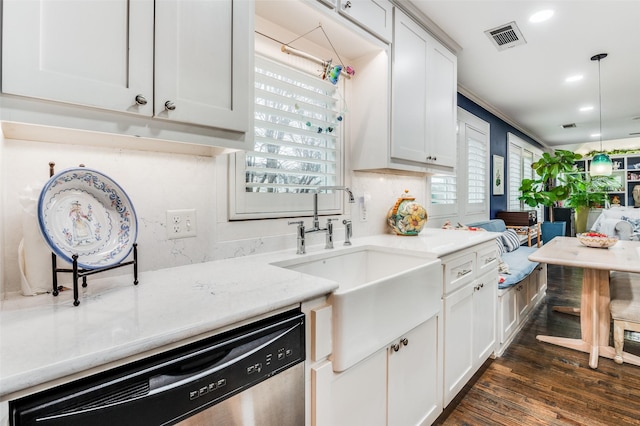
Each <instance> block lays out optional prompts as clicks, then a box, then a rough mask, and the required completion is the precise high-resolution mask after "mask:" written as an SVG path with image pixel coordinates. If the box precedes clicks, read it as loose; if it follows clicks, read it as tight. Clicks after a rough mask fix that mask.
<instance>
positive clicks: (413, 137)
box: [391, 8, 429, 163]
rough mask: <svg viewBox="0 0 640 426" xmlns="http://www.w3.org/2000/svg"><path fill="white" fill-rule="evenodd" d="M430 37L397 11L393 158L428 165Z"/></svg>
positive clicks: (393, 74)
mask: <svg viewBox="0 0 640 426" xmlns="http://www.w3.org/2000/svg"><path fill="white" fill-rule="evenodd" d="M428 44H429V35H428V34H427V32H426V31H425V30H423V29H422V28H421V27H420V26H418V24H416V23H415V22H414V21H413V20H412V19H411V18H409V17H408V16H407V15H405V14H404V13H402V12H400V11H399V10H398V9H397V8H396V9H395V11H394V27H393V45H392V49H393V56H392V61H393V62H392V83H391V84H392V86H391V94H392V106H391V111H392V124H391V126H392V137H391V157H392V158H396V159H400V160H408V161H413V162H418V163H424V162H425V161H426V158H427V156H428V155H429V154H428V153H427V151H426V146H425V143H426V140H427V122H426V117H427V105H426V99H427V96H428V93H427V79H428V77H429V76H428V74H427V72H428V66H427V50H428V48H429V46H428Z"/></svg>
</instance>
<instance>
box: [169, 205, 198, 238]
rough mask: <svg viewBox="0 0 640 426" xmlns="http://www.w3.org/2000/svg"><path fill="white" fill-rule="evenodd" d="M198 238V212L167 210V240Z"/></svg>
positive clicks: (191, 210)
mask: <svg viewBox="0 0 640 426" xmlns="http://www.w3.org/2000/svg"><path fill="white" fill-rule="evenodd" d="M195 236H196V210H195V209H183V210H167V238H168V239H169V240H174V239H176V238H187V237H195Z"/></svg>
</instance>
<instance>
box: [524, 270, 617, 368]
mask: <svg viewBox="0 0 640 426" xmlns="http://www.w3.org/2000/svg"><path fill="white" fill-rule="evenodd" d="M610 316H611V315H610V313H609V271H603V270H598V269H588V268H585V270H584V273H583V276H582V293H581V300H580V332H581V338H580V339H569V338H563V337H554V336H537V337H536V338H537V339H538V340H540V341H542V342H547V343H551V344H554V345H558V346H563V347H566V348H569V349H575V350H579V351H581V352H586V353H589V366H590V367H591V368H597V367H598V357H599V356H600V355H602V356H606V357H607V358H609V357H610V356H609V355H610V353H611V351H609V350H608V349H607V348H609V327H610Z"/></svg>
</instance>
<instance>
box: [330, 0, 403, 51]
mask: <svg viewBox="0 0 640 426" xmlns="http://www.w3.org/2000/svg"><path fill="white" fill-rule="evenodd" d="M339 11H340V13H341V14H342V15H345V16H347V17H348V18H349V19H351V20H352V21H354V22H357V23H358V24H360V25H362V26H363V27H364V28H365V29H367V30H369V31H370V32H372V33H374V34H377V35H378V36H380V37H381V38H382V39H383V40H385V41H391V36H392V25H393V5H392V4H391V3H390V2H388V1H387V0H340V8H339Z"/></svg>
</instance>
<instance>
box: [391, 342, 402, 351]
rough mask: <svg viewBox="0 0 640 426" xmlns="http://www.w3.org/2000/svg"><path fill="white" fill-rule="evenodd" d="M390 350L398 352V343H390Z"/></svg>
mask: <svg viewBox="0 0 640 426" xmlns="http://www.w3.org/2000/svg"><path fill="white" fill-rule="evenodd" d="M391 350H393V351H394V352H398V351H399V350H400V345H399V344H397V343H396V344H395V345H391Z"/></svg>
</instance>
